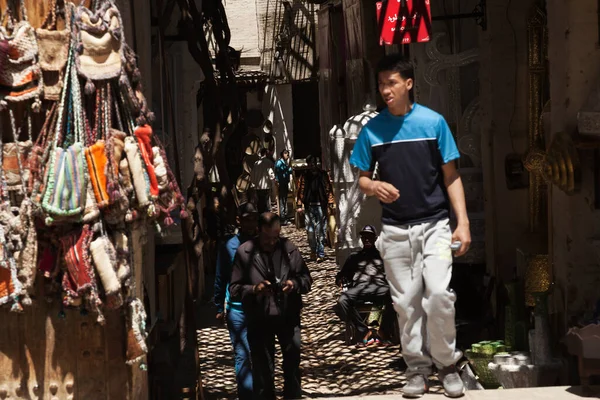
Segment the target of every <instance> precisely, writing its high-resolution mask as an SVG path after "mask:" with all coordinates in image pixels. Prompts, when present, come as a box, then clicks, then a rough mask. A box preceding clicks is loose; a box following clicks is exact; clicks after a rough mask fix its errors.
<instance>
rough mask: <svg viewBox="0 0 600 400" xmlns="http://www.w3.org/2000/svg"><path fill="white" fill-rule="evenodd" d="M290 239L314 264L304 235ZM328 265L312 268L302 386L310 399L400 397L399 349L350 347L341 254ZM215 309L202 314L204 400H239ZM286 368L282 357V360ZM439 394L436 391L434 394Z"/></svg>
mask: <svg viewBox="0 0 600 400" xmlns="http://www.w3.org/2000/svg"><path fill="white" fill-rule="evenodd" d="M283 235H284V236H287V237H288V238H290V239H291V240H293V241H294V243H295V244H296V245H297V246H298V247H299V248H300V251H301V252H302V254H303V255H304V256H305V259H306V260H308V254H309V248H308V245H307V242H306V235H305V233H304V231H303V230H296V229H295V228H294V227H286V228H284V230H283ZM327 256H328V260H329V261H326V262H324V263H322V264H316V263H313V262H311V263H309V264H308V266H309V269H310V271H311V275H312V277H313V279H314V283H313V289H312V291H311V293H310V294H308V295H307V296H306V297H305V299H304V302H305V308H304V310H303V315H302V324H303V327H302V329H303V330H302V345H303V347H302V368H303V375H302V386H303V390H304V392H305V398H316V397H334V396H346V395H367V394H398V393H400V389H401V387H402V386H403V384H404V382H405V378H404V375H403V367H402V366H403V362H402V359H401V357H400V352H399V351H400V349H399V347H398V346H391V347H388V348H377V349H372V350H356V349H355V348H354V347H353V346H348V345H346V344H345V343H344V331H343V329H344V327H343V324H342V323H341V322H340V321H339V319H338V318H337V317H336V315H335V314H334V313H333V311H332V307H333V305H334V304H335V301H336V300H337V298H338V296H339V293H340V290H339V289H338V288H337V287H336V286H335V284H334V277H335V274H336V272H337V266H336V264H335V261H333V260H334V259H335V254H334V252H333V251H331V250H330V249H329V250H328V254H327ZM214 315H215V311H214V306H210V305H206V306H205V307H204V308H203V310H202V312H201V318H202V319H201V321H200V324H201V326H202V328H201V329H199V331H198V340H199V351H200V362H201V370H202V380H203V383H204V394H205V397H206V399H207V400H210V399H235V398H236V388H235V376H234V368H233V352H232V349H231V344H230V342H229V336H228V332H227V329H226V328H225V327H224V326H217V325H216V324H215V323H214ZM277 357H278V358H277V361H276V362H277V363H280V362H281V355H280V354H279V355H278V356H277ZM276 385H277V389H278V390H279V391H281V389H282V377H281V368H278V369H277V371H276ZM436 391H439V388H434V392H436Z"/></svg>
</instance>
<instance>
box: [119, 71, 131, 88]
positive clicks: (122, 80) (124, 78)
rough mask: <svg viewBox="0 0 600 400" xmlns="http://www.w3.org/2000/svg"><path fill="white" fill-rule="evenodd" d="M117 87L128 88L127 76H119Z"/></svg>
mask: <svg viewBox="0 0 600 400" xmlns="http://www.w3.org/2000/svg"><path fill="white" fill-rule="evenodd" d="M119 85H121V87H124V88H126V87H127V86H129V79H127V75H125V74H121V76H120V77H119Z"/></svg>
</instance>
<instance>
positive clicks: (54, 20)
mask: <svg viewBox="0 0 600 400" xmlns="http://www.w3.org/2000/svg"><path fill="white" fill-rule="evenodd" d="M71 11H72V4H70V3H66V0H53V2H52V3H51V5H50V11H49V13H48V15H47V17H46V20H45V21H44V22H43V24H42V26H41V27H40V28H38V29H37V30H36V34H37V42H38V48H39V56H40V67H41V70H42V77H43V81H44V99H46V100H51V101H58V100H60V93H61V90H62V87H63V82H64V80H65V70H66V68H67V59H68V57H69V46H70V44H71V28H70V26H71V24H70V22H71ZM61 15H62V16H63V18H64V21H65V28H64V29H62V30H58V17H59V16H61Z"/></svg>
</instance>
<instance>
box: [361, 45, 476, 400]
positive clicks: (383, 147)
mask: <svg viewBox="0 0 600 400" xmlns="http://www.w3.org/2000/svg"><path fill="white" fill-rule="evenodd" d="M377 72H378V83H379V93H380V94H381V97H382V98H383V100H384V101H385V103H386V105H387V108H385V109H384V110H382V111H381V113H379V114H378V115H377V116H376V117H374V118H373V119H371V120H370V121H369V122H368V123H367V124H366V125H365V126H364V128H363V129H362V131H361V132H360V134H359V136H358V139H357V141H356V144H355V145H354V149H353V151H352V155H351V157H350V164H351V165H353V166H354V167H357V168H358V169H359V170H360V177H359V186H360V188H361V190H362V192H363V193H365V194H366V195H367V196H376V197H377V198H378V199H379V200H380V202H381V206H382V232H381V235H380V237H379V239H378V240H377V243H376V246H377V248H378V250H379V252H380V254H381V257H382V259H383V263H384V268H385V274H386V277H387V280H388V283H389V286H390V293H391V295H392V300H393V303H394V308H395V310H396V313H397V314H398V322H399V328H400V337H401V341H402V355H403V358H404V360H405V361H406V364H407V366H408V369H407V376H408V378H409V381H408V383H407V384H406V385H405V386H404V388H403V391H404V395H405V396H406V397H420V396H422V395H423V394H424V393H425V392H427V390H428V380H427V378H428V376H429V375H430V374H431V370H432V365H433V364H434V363H435V364H436V366H437V368H438V372H439V378H440V381H441V382H442V385H443V387H444V390H445V392H446V395H447V396H448V397H459V396H462V395H463V393H464V385H463V383H462V380H461V378H460V376H459V374H458V373H457V371H456V368H455V364H456V362H457V361H458V360H459V359H460V358H461V357H462V354H461V352H460V351H459V350H457V349H456V328H455V323H454V314H455V311H454V303H455V301H456V294H455V293H454V292H453V291H452V290H451V289H449V288H448V286H449V284H450V278H451V277H452V249H451V243H452V242H453V241H459V242H461V245H460V248H459V249H458V251H457V252H456V256H461V255H463V254H465V253H466V252H467V250H468V248H469V245H470V243H471V233H470V229H469V218H468V216H467V208H466V203H465V193H464V188H463V184H462V181H461V178H460V175H459V173H458V171H457V167H456V164H455V160H456V159H458V158H459V152H458V149H457V147H456V143H455V141H454V137H453V136H452V132H451V131H450V128H449V127H448V124H447V123H446V121H445V120H444V117H442V116H441V115H440V114H438V113H436V112H435V111H433V110H430V109H429V108H427V107H424V106H422V105H420V104H417V103H413V101H412V99H411V90H412V88H413V84H414V69H413V66H412V64H411V63H410V62H409V61H407V60H406V59H404V58H403V57H402V56H401V55H391V56H386V57H385V58H384V59H383V60H382V61H381V62H380V63H379V65H378V68H377ZM375 164H378V175H379V178H378V180H374V179H373V171H374V169H375ZM450 205H451V206H452V208H453V210H454V214H455V217H456V219H457V227H456V229H455V230H454V232H452V231H451V228H450V223H449V213H450V210H449V209H450Z"/></svg>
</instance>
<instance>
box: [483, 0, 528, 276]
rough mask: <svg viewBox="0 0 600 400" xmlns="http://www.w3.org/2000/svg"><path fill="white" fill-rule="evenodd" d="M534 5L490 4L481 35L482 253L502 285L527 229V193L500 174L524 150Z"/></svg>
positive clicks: (499, 1)
mask: <svg viewBox="0 0 600 400" xmlns="http://www.w3.org/2000/svg"><path fill="white" fill-rule="evenodd" d="M532 4H533V1H532V0H526V1H519V2H515V1H512V2H510V1H509V0H488V2H487V17H488V29H487V30H486V31H482V32H481V34H480V72H479V81H480V98H481V112H482V119H481V129H482V132H481V136H482V142H481V145H482V161H483V169H484V189H485V214H486V254H487V259H488V261H487V264H488V270H490V269H491V271H490V272H492V273H494V274H497V275H498V277H499V278H501V279H503V280H504V281H506V280H509V279H510V278H512V274H513V271H514V268H515V267H516V249H517V246H519V245H522V244H523V243H524V241H525V240H526V238H527V230H528V214H527V207H528V206H527V205H528V191H527V189H517V190H509V189H508V187H507V184H506V178H505V172H504V171H505V158H506V156H507V155H509V154H511V153H518V154H520V155H523V154H525V152H526V150H527V98H528V93H527V87H528V84H527V19H526V18H527V15H528V13H529V10H530V8H531V6H532ZM509 5H510V7H509V8H508V10H507V7H508V6H509ZM507 16H508V19H507ZM511 24H512V27H513V28H514V32H515V35H516V37H513V35H512V28H511Z"/></svg>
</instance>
